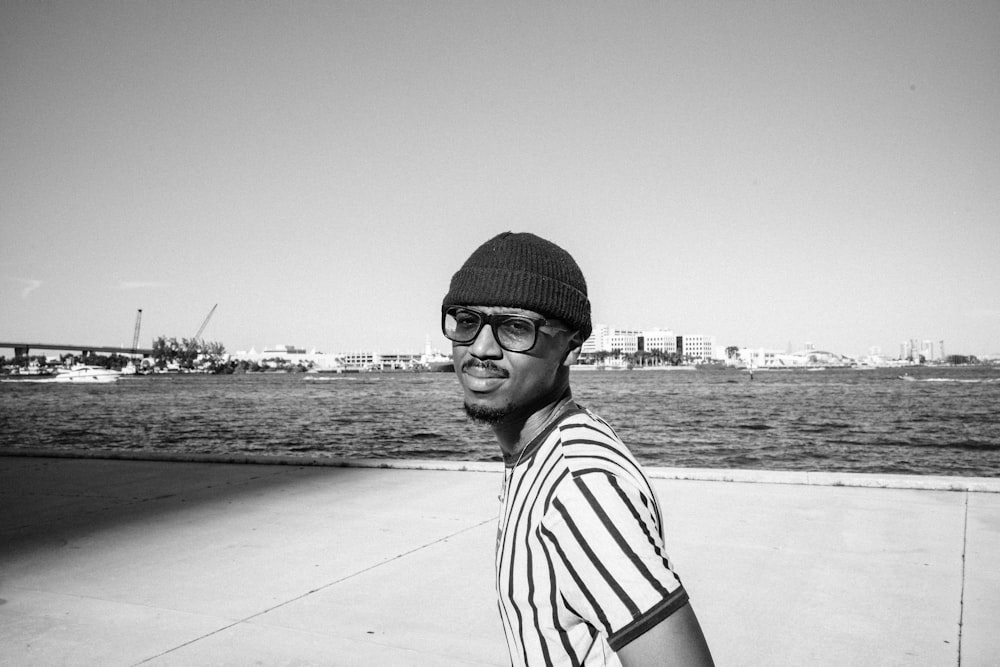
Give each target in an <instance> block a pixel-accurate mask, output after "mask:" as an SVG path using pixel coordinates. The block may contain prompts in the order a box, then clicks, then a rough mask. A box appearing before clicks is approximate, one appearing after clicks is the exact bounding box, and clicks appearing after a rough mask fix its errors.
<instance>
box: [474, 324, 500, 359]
mask: <svg viewBox="0 0 1000 667" xmlns="http://www.w3.org/2000/svg"><path fill="white" fill-rule="evenodd" d="M469 352H470V354H472V355H473V356H475V357H478V358H479V359H498V358H500V357H502V356H503V348H501V347H500V343H498V342H497V338H496V336H494V335H493V327H492V326H490V325H489V324H484V325H483V328H482V329H480V330H479V334H478V335H477V336H476V339H475V340H474V341H472V345H470V346H469Z"/></svg>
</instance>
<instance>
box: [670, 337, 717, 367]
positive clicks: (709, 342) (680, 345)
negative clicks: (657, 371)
mask: <svg viewBox="0 0 1000 667" xmlns="http://www.w3.org/2000/svg"><path fill="white" fill-rule="evenodd" d="M676 340H677V353H678V354H679V355H681V356H682V357H684V358H685V359H692V360H694V361H711V360H712V359H713V354H714V352H715V336H702V335H701V334H684V335H683V336H677V338H676Z"/></svg>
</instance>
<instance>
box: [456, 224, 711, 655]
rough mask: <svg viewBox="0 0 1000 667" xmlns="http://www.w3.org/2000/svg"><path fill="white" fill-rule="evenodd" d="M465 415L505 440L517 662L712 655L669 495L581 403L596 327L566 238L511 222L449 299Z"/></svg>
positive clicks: (499, 567)
mask: <svg viewBox="0 0 1000 667" xmlns="http://www.w3.org/2000/svg"><path fill="white" fill-rule="evenodd" d="M442 330H443V331H444V335H445V336H446V337H448V338H449V339H450V340H451V341H452V356H453V358H454V362H455V372H456V374H457V376H458V381H459V384H460V385H461V386H462V390H463V393H464V397H465V410H466V413H467V414H468V415H469V417H471V418H472V419H473V420H474V421H477V422H481V423H484V424H488V425H489V426H490V427H491V428H492V430H493V433H494V435H495V436H496V438H497V441H498V442H499V444H500V449H501V451H502V452H503V457H504V461H505V463H506V470H505V474H504V480H503V485H502V487H501V491H500V499H501V512H500V525H499V528H498V533H497V554H496V586H497V593H498V596H499V607H500V616H501V619H502V621H503V627H504V632H505V633H506V636H507V646H508V648H509V650H510V655H511V661H512V662H513V664H515V665H616V664H619V660H620V661H621V664H623V665H625V666H626V667H631V666H633V665H651V664H656V665H661V664H662V665H711V664H713V663H712V658H711V654H710V652H709V650H708V646H707V644H706V642H705V638H704V636H703V634H702V631H701V627H700V626H699V624H698V620H697V618H696V617H695V614H694V611H693V610H692V608H691V605H690V604H689V603H688V596H687V593H686V592H685V590H684V587H683V586H682V585H681V582H680V579H679V578H678V577H677V575H676V574H675V573H674V572H673V570H672V567H671V564H670V562H669V560H668V559H667V556H666V553H665V552H664V547H663V523H662V519H661V516H660V510H659V504H658V502H657V499H656V494H655V493H654V491H653V489H652V487H651V486H650V484H649V481H648V480H647V479H646V477H645V475H644V474H643V472H642V471H641V469H640V467H639V465H638V464H637V463H636V461H635V459H634V458H633V457H632V455H631V453H630V452H629V451H628V449H627V448H626V447H625V446H624V445H623V444H622V442H621V440H619V438H618V436H617V435H616V434H615V432H614V431H613V430H612V429H611V427H610V426H608V424H607V423H605V422H604V421H602V420H601V419H600V418H599V417H597V416H596V415H594V414H592V413H590V412H589V411H587V410H586V409H584V408H582V407H580V406H578V405H577V404H576V403H574V402H573V398H572V394H571V392H570V386H569V375H570V373H569V368H570V366H571V365H573V363H575V362H576V360H577V357H578V356H579V354H580V347H581V345H582V344H583V341H585V340H586V339H587V337H588V336H589V335H590V331H591V323H590V301H589V299H588V297H587V284H586V281H585V280H584V277H583V274H582V272H581V271H580V268H579V266H577V264H576V262H575V261H574V260H573V258H572V257H571V256H570V255H569V253H567V252H566V251H565V250H563V249H562V248H560V247H559V246H557V245H555V244H553V243H551V242H549V241H546V240H545V239H542V238H539V237H538V236H535V235H533V234H514V233H511V232H505V233H503V234H500V235H499V236H496V237H495V238H492V239H490V240H489V241H487V242H486V243H484V244H483V245H482V246H480V247H479V248H478V249H477V250H476V251H475V252H473V253H472V255H471V256H470V257H469V259H468V260H467V261H466V262H465V264H464V265H463V266H462V268H461V269H459V270H458V272H457V273H456V274H455V275H454V276H453V277H452V279H451V285H450V289H449V291H448V294H447V296H445V298H444V302H443V305H442Z"/></svg>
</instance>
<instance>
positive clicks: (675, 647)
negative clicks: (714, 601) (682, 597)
mask: <svg viewBox="0 0 1000 667" xmlns="http://www.w3.org/2000/svg"><path fill="white" fill-rule="evenodd" d="M618 658H619V659H620V660H621V662H622V665H623V667H645V666H646V665H683V666H684V667H687V666H688V665H694V666H696V667H697V666H702V665H705V666H711V665H715V662H713V660H712V653H711V652H710V651H709V650H708V643H707V642H706V641H705V635H704V634H702V632H701V625H699V624H698V617H697V616H695V615H694V609H692V608H691V605H690V604H686V605H684V606H683V607H682V608H681V609H678V610H677V611H675V612H674V613H673V614H671V615H670V616H667V617H666V618H665V619H663V620H662V621H660V622H659V623H658V624H657V625H655V626H654V627H652V628H650V629H649V630H647V631H646V632H645V633H643V634H642V635H640V636H639V637H636V638H635V639H633V640H632V641H631V642H629V643H628V644H626V645H625V646H623V647H622V648H621V650H620V651H618Z"/></svg>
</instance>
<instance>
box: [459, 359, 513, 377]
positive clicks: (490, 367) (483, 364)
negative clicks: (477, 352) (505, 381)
mask: <svg viewBox="0 0 1000 667" xmlns="http://www.w3.org/2000/svg"><path fill="white" fill-rule="evenodd" d="M469 368H480V369H482V370H484V371H487V372H489V373H493V374H496V375H498V376H500V377H508V376H509V375H510V373H508V372H507V369H506V368H500V367H499V366H497V365H496V364H495V363H493V362H492V361H488V360H487V361H480V360H479V359H466V360H465V361H464V362H462V370H463V371H464V370H468V369H469Z"/></svg>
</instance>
